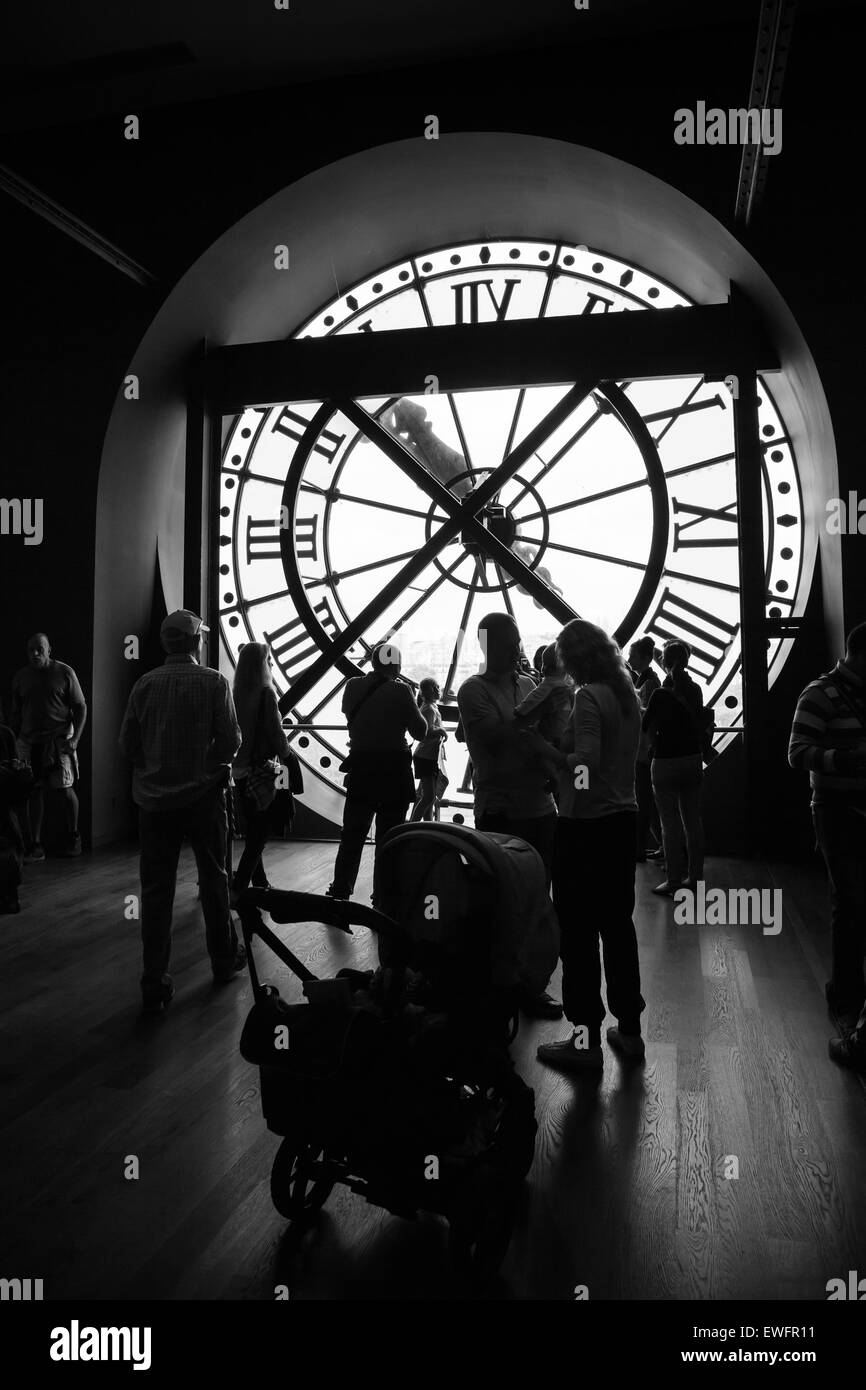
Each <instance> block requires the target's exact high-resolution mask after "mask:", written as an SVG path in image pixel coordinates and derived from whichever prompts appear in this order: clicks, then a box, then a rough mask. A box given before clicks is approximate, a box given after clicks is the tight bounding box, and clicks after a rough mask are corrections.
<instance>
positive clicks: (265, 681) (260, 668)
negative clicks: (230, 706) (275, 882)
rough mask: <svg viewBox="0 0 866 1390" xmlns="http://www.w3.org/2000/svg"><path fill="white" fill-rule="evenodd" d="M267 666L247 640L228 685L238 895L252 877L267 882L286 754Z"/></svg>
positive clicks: (266, 656)
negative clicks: (237, 733) (235, 730)
mask: <svg viewBox="0 0 866 1390" xmlns="http://www.w3.org/2000/svg"><path fill="white" fill-rule="evenodd" d="M272 668H273V661H272V658H271V654H270V652H269V650H268V648H267V646H266V645H265V643H263V642H247V643H246V644H245V645H244V646H243V647H242V649H241V652H240V655H239V656H238V664H237V666H236V668H235V679H234V690H233V694H234V702H235V713H236V715H237V720H238V723H239V725H240V729H241V746H240V748H239V749H238V752H237V755H236V757H235V759H234V763H233V765H232V771H233V773H234V779H235V786H236V789H237V795H238V799H239V800H240V802H241V804H242V806H243V811H244V820H245V824H246V839H245V844H244V852H243V854H242V855H241V858H240V863H239V864H238V867H237V871H236V873H235V876H234V881H233V883H232V894H231V896H232V897H237V896H239V895H240V894H241V893H242V892H243V891H244V889H245V888H246V887H247V886H248V885H249V884H250V883H251V882H252V883H253V884H255V886H256V887H257V888H269V887H270V884H269V883H268V879H267V875H266V873H265V870H264V867H263V865H262V851H263V850H264V847H265V845H266V843H267V839H268V833H269V830H270V820H271V814H272V807H273V803H274V799H275V797H276V794H277V783H276V778H277V776H278V773H279V769H280V759H283V758H285V759H288V758H289V757H290V752H289V742H288V739H287V738H286V735H285V732H284V730H283V723H282V719H281V718H280V709H279V705H278V704H277V692H276V690H275V689H274V683H273V676H272Z"/></svg>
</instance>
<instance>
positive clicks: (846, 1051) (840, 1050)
mask: <svg viewBox="0 0 866 1390" xmlns="http://www.w3.org/2000/svg"><path fill="white" fill-rule="evenodd" d="M827 1050H828V1052H829V1053H830V1061H831V1062H838V1064H839V1066H840V1067H850V1068H851V1070H852V1071H859V1072H861V1073H863V1074H864V1075H866V1045H864V1044H863V1043H862V1042H853V1041H852V1039H851V1038H831V1039H830V1042H829V1043H828V1045H827Z"/></svg>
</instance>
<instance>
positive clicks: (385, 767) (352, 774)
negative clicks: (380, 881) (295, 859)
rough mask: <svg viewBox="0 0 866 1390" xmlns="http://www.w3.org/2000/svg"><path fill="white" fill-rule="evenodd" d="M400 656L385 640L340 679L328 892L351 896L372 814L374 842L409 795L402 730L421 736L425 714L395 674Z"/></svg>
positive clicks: (397, 819)
mask: <svg viewBox="0 0 866 1390" xmlns="http://www.w3.org/2000/svg"><path fill="white" fill-rule="evenodd" d="M401 663H402V657H401V654H400V652H399V651H398V650H397V648H396V647H395V646H394V645H393V644H392V643H390V642H384V643H382V644H381V645H380V646H378V647H377V648H376V649H375V650H374V652H373V669H372V671H370V672H369V674H368V675H366V676H354V677H353V678H352V679H351V680H350V681H347V682H346V688H345V690H344V691H343V702H342V708H343V713H344V714H345V716H346V724H347V727H348V730H349V756H348V758H346V759H345V761H344V762H343V763H342V764H341V770H342V771H343V772H345V773H346V805H345V809H344V811H343V832H342V835H341V837H340V848H339V849H338V851H337V858H336V861H335V863H334V881H333V883H332V884H331V885H330V887H329V888H327V889H326V896H327V897H329V898H351V896H352V894H353V892H354V891H355V880H356V878H357V877H358V869H359V867H360V864H361V854H362V852H363V849H364V841H365V840H366V838H367V836H368V834H369V833H370V827H371V825H372V824H373V818H374V817H375V820H376V845H377V847H378V845H379V844H380V843H381V842H382V840H383V839H384V837H385V836H386V835H387V833H388V831H389V830H393V828H394V826H395V825H401V824H402V822H403V821H404V820H405V819H406V813H407V812H408V810H409V807H410V806H411V804H412V802H413V801H414V800H415V782H414V779H413V777H412V755H411V752H410V750H409V745H408V743H407V742H406V735H407V733H408V734H411V736H412V738H424V736H425V735H426V733H427V720H426V719H425V718H424V715H423V714H422V713H421V711H420V709H419V708H418V706H417V704H416V703H415V698H414V696H413V694H412V689H411V687H410V685H409V684H408V682H406V681H402V680H398V677H399V675H400V666H401Z"/></svg>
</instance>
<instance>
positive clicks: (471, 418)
mask: <svg viewBox="0 0 866 1390" xmlns="http://www.w3.org/2000/svg"><path fill="white" fill-rule="evenodd" d="M689 303H690V301H688V300H687V299H686V298H685V297H684V296H683V295H681V294H679V293H678V292H677V291H676V290H675V289H673V288H672V287H671V286H670V285H668V284H665V283H663V282H661V281H659V280H657V279H655V278H654V277H653V276H651V275H648V274H647V273H646V272H645V271H643V270H641V269H640V268H639V267H637V266H634V265H627V264H625V263H624V262H622V261H618V260H615V259H613V258H612V257H610V256H608V255H606V254H605V253H603V252H601V251H595V250H590V249H588V248H586V247H580V246H568V245H564V244H562V243H559V242H542V241H531V242H530V241H500V242H484V243H482V242H478V243H472V244H468V245H459V246H454V247H448V248H446V249H444V250H438V251H432V252H430V253H429V254H428V255H426V256H417V257H413V258H411V259H408V260H406V261H403V262H399V263H398V264H395V265H391V266H389V267H387V268H386V269H384V270H382V271H380V272H379V273H378V274H377V275H376V276H374V277H371V278H370V279H369V280H366V281H364V282H362V283H361V284H359V285H356V286H354V287H353V288H352V290H351V291H350V292H349V293H347V294H345V295H341V296H340V298H339V299H337V300H335V301H334V302H333V303H331V304H328V305H327V306H325V307H324V308H322V310H321V311H320V312H319V313H317V314H316V315H315V316H314V317H313V318H312V319H311V320H310V321H309V322H308V323H306V324H305V325H304V326H303V327H302V328H301V329H300V330H299V331H298V334H297V335H296V336H299V337H323V336H326V335H328V334H332V333H358V332H361V333H368V334H374V333H376V332H380V331H385V330H389V329H396V328H423V327H424V326H430V325H441V324H453V323H472V322H493V321H502V320H504V319H513V318H528V317H533V316H538V317H551V316H556V315H562V314H581V313H618V312H636V311H651V310H652V309H653V308H672V307H674V306H677V305H679V306H682V307H683V308H684V309H686V311H687V309H688V305H689ZM373 350H374V348H373V345H372V343H371V351H373ZM434 371H435V368H434V367H433V365H432V364H431V375H430V377H428V379H427V381H426V382H425V387H426V390H425V392H424V393H423V394H420V395H418V396H412V397H405V396H404V397H402V398H395V397H378V398H376V399H367V400H363V401H359V402H358V405H359V406H360V407H361V409H362V411H363V412H365V414H366V416H368V417H369V420H370V423H369V424H367V426H366V429H361V428H359V422H358V418H357V417H356V419H355V420H351V419H349V418H348V416H347V415H345V414H344V413H342V411H341V410H340V409H338V408H336V407H335V406H334V404H332V403H331V402H328V401H320V402H304V403H297V402H294V403H293V402H287V403H286V404H284V405H281V406H273V407H269V408H256V409H248V410H246V411H244V412H243V413H242V414H241V415H239V416H237V417H235V418H233V419H231V420H229V421H227V422H226V431H225V446H224V451H223V460H222V470H221V477H220V496H219V512H220V516H219V558H218V565H219V574H220V628H221V634H222V653H221V659H222V661H223V669H224V671H225V673H226V674H227V675H229V676H231V673H232V669H233V667H234V664H235V663H236V661H237V657H238V653H239V651H240V649H241V647H242V646H243V644H244V643H245V642H249V641H257V642H267V643H269V644H270V646H271V650H272V654H273V657H274V663H275V665H274V670H275V684H276V686H277V688H278V690H279V692H280V693H281V694H282V693H284V692H286V691H287V690H289V689H290V687H291V686H292V684H293V683H294V682H295V681H296V680H297V678H298V676H299V675H300V674H301V672H302V671H304V670H305V669H306V668H307V667H309V666H310V665H311V664H312V662H313V661H314V660H315V659H316V658H318V657H319V656H320V655H321V654H322V653H327V652H328V650H329V647H330V645H331V643H332V641H333V638H334V636H335V634H337V633H338V632H340V631H341V630H342V629H344V628H345V627H346V626H347V625H348V624H349V622H350V621H353V620H354V619H356V618H357V617H358V615H359V614H362V613H365V614H366V615H367V618H366V629H365V631H364V632H363V633H362V634H361V635H360V636H359V638H358V641H357V642H356V643H355V644H354V645H353V646H352V647H350V648H349V649H348V651H347V652H346V653H345V654H344V655H342V656H340V657H337V658H335V661H334V664H333V665H332V668H331V669H330V670H329V671H328V672H327V674H326V675H324V676H323V677H322V678H321V679H320V680H319V681H318V682H317V684H316V685H315V687H314V688H313V689H312V690H311V691H309V692H308V693H307V694H305V695H304V696H303V697H302V698H300V699H299V700H298V703H297V706H295V707H293V708H292V709H291V712H290V714H291V721H292V729H291V730H290V739H291V742H292V746H293V747H294V748H295V750H296V752H297V753H298V755H299V757H300V758H301V759H302V760H303V761H304V763H305V764H306V767H307V769H308V774H307V776H306V778H305V782H306V788H307V790H306V791H305V793H304V798H303V799H304V801H305V802H307V803H308V804H309V805H311V806H312V807H313V809H315V810H317V811H318V812H319V813H320V814H322V815H324V816H326V817H327V818H328V819H332V820H339V819H340V817H341V814H342V796H343V784H342V775H341V774H340V772H339V770H338V765H339V763H340V762H341V761H342V759H343V758H344V757H345V754H346V751H347V747H348V744H347V738H346V731H345V721H344V718H343V716H342V714H341V712H340V701H341V697H342V691H343V688H344V686H345V682H346V680H347V679H348V678H349V677H350V676H352V675H356V674H361V673H363V671H365V670H369V661H370V653H371V650H372V648H373V647H374V646H375V645H376V643H377V642H379V641H382V640H386V639H389V638H393V640H394V643H395V644H396V645H398V646H399V648H400V650H401V652H402V654H403V668H402V669H403V673H404V674H405V675H406V676H408V677H409V678H410V679H412V680H415V681H419V680H421V679H422V678H423V677H425V676H433V677H434V678H435V679H436V680H437V681H438V683H439V685H440V686H441V688H442V691H443V715H444V717H445V725H446V728H449V727H450V729H451V730H452V731H453V728H454V720H455V718H456V710H455V709H454V705H455V698H454V697H455V694H456V691H457V689H458V688H459V685H460V683H461V681H463V680H465V679H466V677H467V676H468V675H470V674H472V673H473V672H475V671H477V670H478V668H479V664H480V662H481V651H480V648H479V646H478V641H477V635H476V630H477V624H478V621H479V619H480V618H481V617H482V616H483V615H484V614H485V613H489V612H495V611H509V612H512V613H513V614H514V617H515V618H516V620H517V622H518V625H519V627H520V630H521V634H522V637H523V644H524V648H525V650H526V652H527V653H528V654H529V655H530V657H531V656H532V654H533V653H534V652H535V650H536V649H537V648H538V647H539V646H541V645H542V644H547V643H548V642H550V641H552V640H553V639H554V638H555V636H556V634H557V632H558V631H559V630H560V628H561V626H562V621H561V619H559V618H557V617H554V616H553V615H552V614H551V613H550V612H548V610H547V606H546V601H545V599H546V596H550V595H553V594H559V595H561V597H562V598H563V599H564V600H565V601H566V602H567V603H568V604H569V605H570V606H571V607H572V608H573V609H574V610H575V613H577V614H579V615H580V616H581V617H585V618H588V619H590V620H591V621H592V622H596V623H599V624H600V625H601V626H602V627H604V628H605V629H606V630H607V631H608V632H611V633H612V634H614V635H615V636H616V638H617V640H618V641H619V642H620V644H621V645H623V646H624V647H627V644H628V642H629V641H630V640H631V639H632V638H634V637H637V636H640V635H642V634H644V633H648V634H650V635H651V636H652V637H654V638H655V639H656V642H657V644H658V645H661V643H662V642H663V641H664V640H665V639H667V638H670V637H680V638H683V639H684V640H685V641H686V642H688V644H689V646H690V647H691V651H692V658H691V662H690V670H691V671H692V673H693V675H694V676H695V678H696V679H697V680H698V681H699V683H700V684H701V686H702V689H703V694H704V699H705V701H706V702H708V703H711V704H712V705H713V706H714V710H715V718H716V725H717V728H718V730H719V731H720V732H719V734H718V736H717V739H716V746H717V747H718V748H720V749H722V748H724V747H725V746H726V744H728V743H730V742H731V741H732V739H733V738H734V737H735V736H736V733H737V731H738V730H739V729H740V728H741V727H742V691H741V680H740V613H739V581H738V535H739V526H738V517H737V492H736V482H735V455H734V432H733V411H732V400H731V397H730V395H729V393H728V389H727V387H726V386H725V385H724V384H723V383H721V382H712V383H707V382H705V381H704V380H703V378H702V377H699V376H692V377H683V378H677V379H672V378H666V379H664V380H641V381H628V382H625V381H623V382H617V383H613V382H609V383H603V384H602V385H600V386H599V387H597V388H596V389H595V390H593V391H592V392H590V393H589V394H587V395H585V396H583V397H582V398H580V399H578V398H576V397H575V399H573V400H570V401H569V400H568V399H567V398H568V395H569V390H570V388H569V386H568V385H564V386H555V387H540V386H527V387H525V388H521V389H513V388H509V389H502V390H495V389H492V390H491V389H488V390H483V391H460V392H452V393H448V392H444V391H443V392H440V391H439V390H438V381H437V379H436V377H435V374H434ZM758 395H759V401H760V406H759V421H760V430H761V440H762V452H763V483H764V554H765V578H766V604H767V613H768V614H769V615H770V616H774V617H789V616H794V615H799V614H800V613H801V611H802V608H803V606H804V603H805V594H804V593H802V592H801V590H802V582H801V581H802V553H803V525H804V522H803V508H802V500H801V495H800V487H799V481H798V477H797V472H796V463H795V459H794V453H793V448H792V444H791V440H790V437H789V435H788V431H787V430H786V428H785V425H784V422H783V421H782V419H781V416H780V414H779V412H778V410H777V408H776V406H775V403H774V401H773V399H772V396H771V394H770V391H769V389H768V387H767V385H766V383H765V382H764V381H763V380H760V379H759V382H758ZM557 407H559V409H558V411H557ZM353 413H354V412H353ZM361 423H364V421H363V420H362V421H361ZM383 430H384V431H385V432H386V433H387V434H390V435H391V436H393V437H394V438H395V439H397V440H399V442H400V443H401V444H402V445H403V446H404V448H405V449H407V450H408V451H409V453H410V454H411V455H413V457H414V458H415V459H416V460H417V461H418V462H419V463H421V464H423V465H424V468H425V469H426V470H427V472H428V473H429V474H431V475H432V477H433V479H435V480H436V482H434V483H431V484H430V486H429V487H428V486H424V485H423V483H424V479H423V477H421V478H420V480H410V478H409V477H407V476H406V474H405V473H404V472H403V471H401V469H400V468H399V467H398V466H397V465H396V463H395V462H393V461H392V459H391V458H389V456H388V454H387V453H386V452H385V450H384V449H383V448H382V440H383V435H382V433H381V432H382V431H383ZM533 431H536V434H537V437H535V438H534V439H533V441H532V444H533V447H532V449H531V451H530V452H529V454H528V457H527V458H526V460H525V462H523V463H522V464H521V466H520V468H519V469H518V470H517V472H516V473H515V474H514V475H513V476H512V477H510V478H508V479H507V480H504V481H503V483H502V486H501V487H500V489H499V490H498V491H497V492H496V493H495V495H494V498H493V500H492V501H491V502H489V503H488V505H487V506H486V507H485V508H484V510H483V511H482V512H479V518H480V519H481V520H482V521H483V522H484V524H485V526H486V528H487V529H488V530H489V531H491V532H492V533H493V534H494V535H495V536H497V538H498V539H499V540H500V541H501V542H502V543H503V544H504V545H505V546H507V547H508V548H509V549H510V550H511V551H512V552H513V553H514V554H515V555H517V556H518V557H519V558H520V559H521V560H523V562H524V563H525V564H526V565H528V566H529V567H530V568H531V569H532V570H534V573H535V575H536V577H537V579H538V580H540V581H541V584H542V585H543V587H539V585H534V586H533V592H532V593H529V592H527V591H526V589H524V588H523V587H522V586H521V581H520V575H518V576H517V577H513V576H510V575H509V574H508V572H507V570H506V569H505V568H504V567H503V566H502V565H501V563H499V562H497V561H494V560H493V559H491V558H490V557H489V556H488V555H487V554H486V553H485V551H484V549H483V547H482V546H480V545H479V543H478V540H477V539H476V538H475V537H474V536H473V535H471V534H466V533H464V534H458V535H457V536H456V537H455V538H453V539H451V540H449V541H447V542H444V543H443V544H442V545H441V546H440V548H439V550H438V553H436V554H435V555H434V556H433V558H432V559H431V562H430V563H429V564H428V566H427V568H426V569H425V570H423V572H422V573H421V574H419V575H414V576H411V577H409V578H408V579H407V581H406V582H405V583H404V582H402V581H401V579H400V573H401V570H402V569H403V568H404V567H405V566H406V564H407V563H408V562H409V561H410V560H411V559H412V558H413V557H414V556H415V555H416V554H417V552H418V551H419V550H420V549H421V548H422V546H424V545H425V543H427V542H429V541H430V540H431V539H432V538H434V537H435V536H436V534H437V532H438V531H439V528H440V527H441V526H442V524H443V523H444V522H445V521H446V519H447V515H446V512H445V510H444V509H443V507H442V504H441V494H438V495H437V484H438V485H439V486H444V487H446V488H447V489H448V491H449V492H451V493H452V495H453V496H454V497H456V498H457V499H458V500H459V501H463V499H464V498H465V497H466V496H467V495H468V494H469V493H471V491H472V490H473V489H474V488H477V487H479V486H480V485H482V484H483V483H484V481H485V480H486V479H488V478H490V477H491V476H492V475H493V473H494V471H495V470H496V469H498V468H499V467H500V465H501V464H502V463H503V460H505V459H506V458H507V457H508V455H509V454H510V453H512V451H513V450H515V449H516V448H518V447H519V446H520V445H521V444H522V443H523V442H524V441H525V440H526V439H527V437H528V436H529V435H530V434H531V433H532V432H533ZM386 442H387V441H386ZM500 560H501V556H500ZM767 647H768V650H767V659H768V665H769V679H770V682H771V683H772V681H773V680H774V679H775V677H776V675H777V674H778V672H779V670H780V669H781V666H782V664H783V662H784V660H785V658H786V656H787V654H788V651H789V649H790V647H791V639H786V638H772V639H769V640H768V644H767ZM449 706H450V707H451V708H450V711H449ZM446 752H447V756H448V775H449V778H450V786H449V789H448V793H447V796H446V799H445V802H444V803H443V808H442V818H443V819H446V820H457V821H460V820H464V821H465V822H466V823H468V824H471V822H472V818H471V806H472V793H471V787H470V782H469V777H468V769H467V761H466V752H465V748H464V747H463V746H461V745H460V744H457V743H455V742H454V740H453V739H450V740H449V741H448V743H447V744H446Z"/></svg>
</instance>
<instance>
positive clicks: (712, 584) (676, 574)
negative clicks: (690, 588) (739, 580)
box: [662, 569, 740, 594]
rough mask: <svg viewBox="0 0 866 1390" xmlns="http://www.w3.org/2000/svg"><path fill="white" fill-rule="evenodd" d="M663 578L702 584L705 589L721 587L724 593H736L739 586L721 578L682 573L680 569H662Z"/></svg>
mask: <svg viewBox="0 0 866 1390" xmlns="http://www.w3.org/2000/svg"><path fill="white" fill-rule="evenodd" d="M662 574H663V577H664V578H665V579H682V580H684V581H685V583H687V584H702V585H703V587H704V588H705V589H721V590H722V591H723V592H724V593H726V594H738V593H739V592H740V590H739V586H738V585H736V584H725V583H723V582H722V580H721V579H704V578H703V576H702V575H699V574H683V572H682V571H681V570H669V569H665V570H663V571H662Z"/></svg>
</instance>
